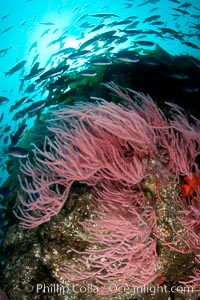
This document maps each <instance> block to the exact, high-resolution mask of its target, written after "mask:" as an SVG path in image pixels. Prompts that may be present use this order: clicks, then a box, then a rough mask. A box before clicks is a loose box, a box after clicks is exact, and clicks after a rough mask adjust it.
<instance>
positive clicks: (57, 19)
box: [0, 0, 200, 184]
mask: <svg viewBox="0 0 200 300" xmlns="http://www.w3.org/2000/svg"><path fill="white" fill-rule="evenodd" d="M143 4H145V5H143ZM182 4H186V6H187V4H189V7H188V8H184V7H183V8H181V9H182V10H184V11H186V12H187V14H185V13H179V12H177V11H174V10H173V8H178V7H179V6H180V5H182ZM190 4H191V6H190ZM96 13H112V14H116V15H118V16H119V17H118V18H116V17H110V18H107V19H105V20H104V23H105V25H107V27H106V30H112V29H114V30H118V29H123V28H125V27H126V25H123V26H118V27H117V28H116V27H115V28H112V26H111V25H110V26H108V24H110V23H112V22H114V21H119V20H123V19H126V18H128V17H133V16H134V17H135V20H136V21H138V25H137V26H136V28H134V29H137V30H148V29H152V30H158V29H159V28H160V27H167V28H171V29H173V30H175V31H177V32H181V33H184V35H185V41H187V42H190V43H193V44H195V45H197V46H198V47H200V25H199V24H200V17H198V16H200V3H199V0H193V1H190V2H185V1H180V3H179V4H178V3H175V2H173V1H169V0H160V1H143V0H135V1H130V0H129V1H128V0H127V1H125V0H124V1H122V0H118V1H108V0H106V1H103V0H99V1H91V2H87V1H83V0H79V1H78V0H73V1H71V0H68V1H67V0H57V1H56V0H50V1H47V0H42V1H41V0H25V1H23V0H7V1H3V3H1V8H0V32H1V34H0V50H2V49H7V48H9V49H8V51H7V53H6V54H5V55H2V56H0V62H1V64H0V65H1V68H0V82H1V84H0V96H5V97H8V98H9V102H8V103H6V104H4V105H1V106H0V115H1V113H2V112H3V113H4V118H3V120H2V122H1V127H2V128H1V130H3V128H5V127H6V126H7V125H10V126H11V131H10V132H8V133H7V134H8V135H9V134H10V133H11V132H15V131H16V129H17V128H18V125H19V122H20V121H13V120H12V117H13V114H11V113H9V109H10V107H11V105H13V104H14V103H15V102H16V100H18V99H20V98H22V97H23V96H24V93H23V92H19V86H20V83H21V81H20V79H21V78H23V76H24V75H27V74H28V73H29V71H30V68H31V65H32V62H33V59H34V57H35V56H36V55H37V54H39V56H38V59H37V61H38V62H40V67H45V68H46V70H48V69H50V68H51V67H53V66H54V67H55V66H56V65H57V64H58V62H59V58H60V57H57V56H55V57H54V58H53V59H51V60H50V61H49V58H50V56H51V55H52V54H54V53H55V52H57V51H59V50H60V44H59V43H56V44H55V45H51V46H48V45H49V43H51V42H52V41H53V40H56V39H58V38H59V37H60V36H61V35H62V34H63V33H64V32H66V33H65V35H66V38H65V39H64V40H63V42H64V43H63V44H62V48H65V47H74V48H76V49H78V47H79V45H80V44H81V43H83V42H84V41H86V40H88V39H89V38H91V37H92V36H95V35H96V34H97V32H93V33H89V31H90V30H91V29H92V28H94V27H95V26H96V25H98V24H100V23H99V22H100V20H101V19H100V18H98V17H92V16H89V14H96ZM84 14H85V16H84ZM157 14H160V15H161V17H160V19H159V21H163V22H164V25H162V26H158V25H151V24H150V23H149V22H144V20H145V18H148V17H149V16H152V15H157ZM172 14H175V16H172ZM176 14H178V16H176ZM6 15H8V16H6ZM5 16H6V17H5ZM81 16H83V19H82V20H80V18H81ZM133 21H134V19H133ZM42 22H45V23H46V22H51V23H53V24H52V25H45V24H41V23H42ZM84 22H88V23H89V26H91V28H84V27H85V26H86V25H84ZM88 23H87V24H88ZM198 25H199V27H198ZM10 26H12V28H10V29H9V30H8V31H7V32H4V33H3V31H4V30H5V29H7V28H9V27H10ZM47 31H48V32H47ZM45 32H46V33H45ZM102 32H105V27H104V28H102V29H101V30H99V31H98V34H99V33H102ZM117 34H119V35H120V31H118V32H117ZM134 39H135V37H134V36H132V37H131V38H130V37H129V39H128V41H127V42H126V43H124V44H120V45H119V46H118V47H115V48H114V49H113V50H112V51H113V52H115V53H116V52H117V51H119V50H120V49H121V48H128V47H130V46H131V45H132V44H133V42H134ZM144 39H146V38H144ZM148 41H153V42H155V41H156V43H158V44H159V45H160V46H161V47H162V48H163V49H165V50H166V51H167V52H169V53H170V54H172V55H181V54H189V55H191V56H194V57H196V58H198V59H200V50H199V49H194V48H193V47H189V46H187V45H185V44H183V43H182V42H181V41H180V40H179V39H176V38H171V36H170V35H169V34H167V35H165V37H164V38H163V37H160V38H159V37H155V36H154V35H150V36H149V37H148ZM36 42H37V45H36V47H32V49H31V46H33V44H34V43H36ZM103 51H104V49H101V50H99V52H103ZM22 60H27V63H26V65H25V68H24V74H21V71H19V72H16V73H14V74H13V75H11V76H7V77H6V76H5V72H7V71H8V70H9V69H10V68H12V67H13V66H14V65H15V64H17V63H18V62H20V61H22ZM48 61H49V63H47V62H48ZM84 67H85V61H84V60H81V59H80V60H78V62H77V63H76V64H75V65H74V64H72V65H71V69H72V70H75V69H77V70H80V69H83V68H84ZM29 84H30V82H26V83H25V88H26V87H27V86H28V85H29ZM25 88H24V90H25ZM33 95H34V101H38V100H42V99H45V96H46V95H45V94H43V95H41V94H40V91H39V90H37V91H36V93H35V92H34V93H33ZM27 122H28V126H29V128H30V127H31V126H32V125H33V122H34V118H31V119H30V120H28V119H27ZM5 136H6V135H5V134H3V135H2V137H1V139H0V145H1V152H0V155H1V159H2V161H1V168H2V170H1V174H0V184H2V183H3V182H4V180H5V179H6V177H7V172H6V169H4V167H3V166H4V164H3V160H4V159H6V156H5V155H4V154H3V153H4V152H6V150H7V148H8V146H9V143H10V140H9V139H8V142H7V143H4V141H3V140H4V137H5Z"/></svg>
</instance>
